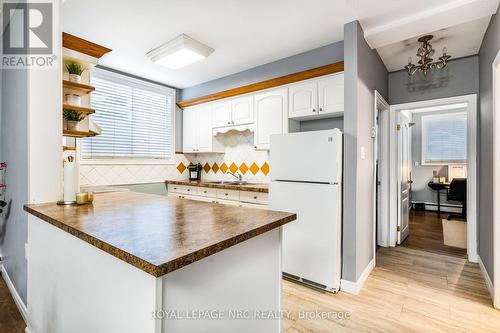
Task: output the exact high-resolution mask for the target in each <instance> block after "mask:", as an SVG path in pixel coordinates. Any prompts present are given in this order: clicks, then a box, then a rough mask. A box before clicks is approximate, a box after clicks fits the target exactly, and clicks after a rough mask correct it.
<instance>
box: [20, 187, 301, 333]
mask: <svg viewBox="0 0 500 333" xmlns="http://www.w3.org/2000/svg"><path fill="white" fill-rule="evenodd" d="M25 210H26V211H27V212H28V213H30V215H29V222H28V244H27V260H28V287H29V291H30V292H29V294H28V313H29V315H30V323H29V328H30V332H35V333H38V332H51V333H59V332H61V333H63V332H64V333H66V332H74V333H79V332H82V333H83V332H85V333H87V332H94V333H99V332H103V333H104V332H106V333H113V332H117V333H118V332H120V333H126V332H134V333H136V332H141V333H147V332H151V333H160V332H183V333H188V332H235V331H238V332H276V333H278V332H280V330H281V322H280V320H278V319H276V320H269V319H266V320H262V319H260V320H259V318H257V317H255V316H253V314H254V313H255V312H256V311H257V312H259V313H262V312H264V311H274V312H277V311H279V310H280V309H281V228H280V227H281V226H282V225H284V224H286V223H289V222H291V221H293V220H295V219H296V215H295V214H291V213H285V212H276V211H269V210H262V209H251V208H242V207H235V206H228V205H220V204H213V203H209V202H200V201H194V200H182V199H178V198H171V197H164V196H156V195H149V194H140V193H134V192H112V193H101V194H97V195H95V200H94V203H93V205H83V206H57V205H56V204H55V203H46V204H36V205H26V206H25ZM235 313H240V315H241V314H243V316H242V317H240V318H239V319H237V318H236V319H235V318H234V315H235ZM187 318H189V319H187Z"/></svg>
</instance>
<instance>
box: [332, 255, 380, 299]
mask: <svg viewBox="0 0 500 333" xmlns="http://www.w3.org/2000/svg"><path fill="white" fill-rule="evenodd" d="M374 267H375V259H372V260H371V261H370V262H369V263H368V265H367V266H366V268H365V269H364V271H363V273H361V276H360V277H359V279H358V281H356V282H352V281H348V280H344V279H342V280H340V290H342V291H344V292H346V293H349V294H353V295H357V294H359V292H360V291H361V288H363V285H364V284H365V282H366V279H367V278H368V275H370V273H371V271H372V270H373V268H374Z"/></svg>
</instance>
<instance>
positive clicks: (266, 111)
mask: <svg viewBox="0 0 500 333" xmlns="http://www.w3.org/2000/svg"><path fill="white" fill-rule="evenodd" d="M287 111H288V91H287V89H286V88H284V89H276V90H271V91H268V92H265V93H261V94H257V95H255V115H256V123H257V126H256V132H255V136H254V138H255V146H256V148H258V149H269V141H270V137H271V135H272V134H282V133H287V132H288V127H287V126H286V124H287V123H288V120H287V116H286V115H287Z"/></svg>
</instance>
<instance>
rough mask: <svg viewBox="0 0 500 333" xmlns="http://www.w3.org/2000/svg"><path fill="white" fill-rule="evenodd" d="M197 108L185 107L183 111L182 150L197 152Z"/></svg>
mask: <svg viewBox="0 0 500 333" xmlns="http://www.w3.org/2000/svg"><path fill="white" fill-rule="evenodd" d="M197 118H198V117H197V108H196V107H194V108H185V109H184V110H183V111H182V151H183V152H184V153H192V152H195V149H196V140H197V139H196V137H197V132H198V131H197V127H198V124H197V122H198V119H197Z"/></svg>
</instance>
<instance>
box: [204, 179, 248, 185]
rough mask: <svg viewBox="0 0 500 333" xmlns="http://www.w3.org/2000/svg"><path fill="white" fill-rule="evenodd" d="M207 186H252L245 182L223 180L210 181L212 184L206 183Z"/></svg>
mask: <svg viewBox="0 0 500 333" xmlns="http://www.w3.org/2000/svg"><path fill="white" fill-rule="evenodd" d="M207 183H209V184H219V185H253V183H249V182H246V181H241V182H240V181H224V180H218V181H212V182H207Z"/></svg>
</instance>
